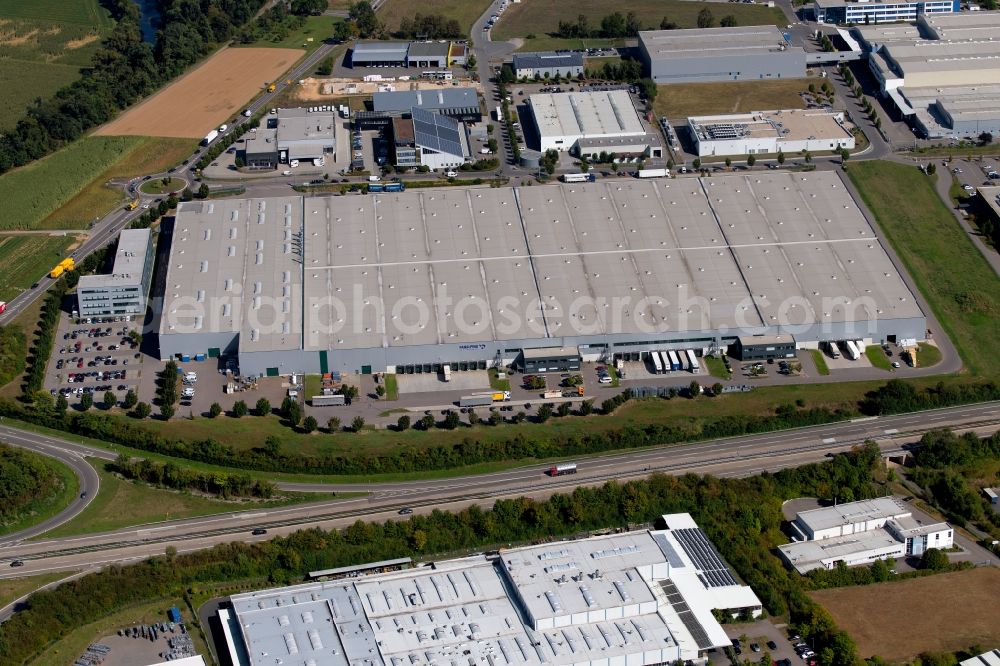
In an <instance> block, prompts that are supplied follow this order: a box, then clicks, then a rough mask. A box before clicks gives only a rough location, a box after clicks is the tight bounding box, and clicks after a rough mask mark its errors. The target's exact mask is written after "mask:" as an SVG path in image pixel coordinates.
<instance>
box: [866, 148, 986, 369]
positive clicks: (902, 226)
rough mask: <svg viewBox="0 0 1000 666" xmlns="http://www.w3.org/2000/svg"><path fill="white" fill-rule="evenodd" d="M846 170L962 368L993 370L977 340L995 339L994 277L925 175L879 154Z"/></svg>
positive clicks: (984, 350) (983, 348)
mask: <svg viewBox="0 0 1000 666" xmlns="http://www.w3.org/2000/svg"><path fill="white" fill-rule="evenodd" d="M848 175H849V176H850V178H851V181H853V183H854V185H855V187H857V188H858V190H859V191H860V192H861V196H862V198H863V199H864V202H865V204H866V205H867V206H868V208H869V209H870V210H871V211H872V213H873V214H874V215H875V217H876V219H877V220H878V223H879V226H881V228H882V232H883V234H884V235H885V236H886V238H888V240H889V242H890V243H892V245H893V247H894V248H895V249H896V252H897V253H898V254H899V256H900V258H901V259H902V261H903V263H904V264H905V265H906V269H907V271H908V272H909V274H910V276H911V277H912V278H913V280H914V282H916V284H917V287H918V288H919V289H920V291H921V292H922V293H923V295H924V298H926V299H927V301H928V303H929V304H930V307H931V309H932V310H933V311H934V314H935V315H936V316H937V320H938V321H939V322H940V324H941V325H942V326H943V327H944V328H945V330H946V331H947V333H948V335H949V337H950V338H951V340H952V342H953V343H954V344H955V346H956V347H957V348H958V351H959V354H961V356H962V360H963V362H964V363H965V366H966V367H967V368H968V370H969V371H970V372H972V373H973V374H975V375H978V376H981V377H997V376H998V375H1000V359H998V357H997V355H996V354H995V353H994V350H993V349H992V348H991V345H987V344H983V341H984V340H997V339H1000V278H998V277H997V275H996V273H994V272H993V269H992V268H991V267H990V266H989V265H988V264H987V263H986V260H985V259H984V258H983V256H982V254H980V252H979V250H978V249H976V247H975V246H974V245H973V244H972V241H971V240H969V238H968V236H966V234H965V233H964V232H963V231H962V229H961V227H960V226H959V225H957V224H955V220H954V218H953V217H952V214H951V211H950V210H948V208H947V207H946V206H945V204H944V202H943V201H941V199H940V197H939V196H938V195H937V192H936V191H935V190H934V188H933V186H932V185H931V183H930V181H929V180H928V179H927V178H925V177H924V175H923V174H922V173H920V171H919V170H917V169H914V168H913V167H912V166H909V165H905V164H897V163H895V162H884V161H871V162H858V163H856V164H851V166H850V168H849V169H848Z"/></svg>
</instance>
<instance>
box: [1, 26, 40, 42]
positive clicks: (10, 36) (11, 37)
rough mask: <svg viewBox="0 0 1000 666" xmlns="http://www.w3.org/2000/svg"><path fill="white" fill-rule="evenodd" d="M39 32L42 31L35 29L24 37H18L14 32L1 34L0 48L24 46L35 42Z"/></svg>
mask: <svg viewBox="0 0 1000 666" xmlns="http://www.w3.org/2000/svg"><path fill="white" fill-rule="evenodd" d="M39 32H40V31H39V30H38V29H37V28H35V29H34V30H31V31H30V32H26V33H24V34H23V35H18V34H16V33H13V32H7V33H3V34H0V46H24V45H25V44H27V43H28V42H33V41H34V40H35V37H37V36H38V34H39Z"/></svg>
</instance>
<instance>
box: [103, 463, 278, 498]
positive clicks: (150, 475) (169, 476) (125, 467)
mask: <svg viewBox="0 0 1000 666" xmlns="http://www.w3.org/2000/svg"><path fill="white" fill-rule="evenodd" d="M109 467H110V469H111V471H113V472H117V473H118V474H121V475H122V476H124V477H125V478H126V479H138V480H140V481H145V482H146V483H150V484H152V485H154V486H161V487H164V488H173V489H175V490H195V491H198V492H203V493H209V494H212V495H218V496H220V497H222V498H224V499H229V498H233V497H256V498H261V499H269V498H271V497H273V496H274V484H273V483H271V482H270V481H263V480H258V479H254V478H253V477H251V476H249V475H248V474H220V473H217V472H211V473H207V472H199V471H197V470H194V469H191V468H189V467H179V466H178V465H175V464H173V463H159V462H154V461H152V460H148V459H146V458H142V459H137V460H133V459H132V457H131V456H129V455H128V454H127V453H122V454H119V455H118V458H117V459H116V460H115V461H114V462H113V463H110V465H109Z"/></svg>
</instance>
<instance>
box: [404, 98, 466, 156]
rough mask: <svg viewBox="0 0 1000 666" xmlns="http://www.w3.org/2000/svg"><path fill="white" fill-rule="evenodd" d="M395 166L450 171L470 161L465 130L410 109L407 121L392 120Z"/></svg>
mask: <svg viewBox="0 0 1000 666" xmlns="http://www.w3.org/2000/svg"><path fill="white" fill-rule="evenodd" d="M392 144H393V149H394V151H395V157H396V160H395V164H396V166H400V167H415V166H421V165H422V166H426V167H429V168H431V169H452V168H457V167H460V166H461V165H463V164H465V163H466V162H469V161H470V160H471V159H472V150H471V148H470V146H469V130H468V128H467V127H466V126H465V123H463V122H462V121H461V120H457V119H455V118H450V117H448V116H442V115H441V114H438V113H433V112H431V111H424V110H423V109H417V108H413V109H411V110H410V115H409V117H408V118H393V121H392Z"/></svg>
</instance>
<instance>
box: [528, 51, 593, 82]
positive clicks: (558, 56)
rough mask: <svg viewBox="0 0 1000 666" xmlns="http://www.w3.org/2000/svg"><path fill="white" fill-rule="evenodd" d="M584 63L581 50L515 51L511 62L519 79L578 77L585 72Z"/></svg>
mask: <svg viewBox="0 0 1000 666" xmlns="http://www.w3.org/2000/svg"><path fill="white" fill-rule="evenodd" d="M583 65H584V61H583V53H580V52H579V51H566V52H561V53H560V52H556V51H540V52H538V53H515V54H514V57H513V59H512V64H511V66H512V68H513V70H514V76H516V77H517V78H518V79H533V78H539V79H548V78H555V77H556V76H562V77H567V78H569V77H576V76H580V75H581V74H583Z"/></svg>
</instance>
